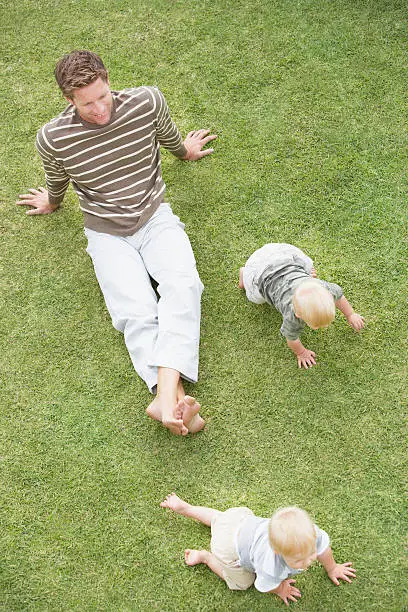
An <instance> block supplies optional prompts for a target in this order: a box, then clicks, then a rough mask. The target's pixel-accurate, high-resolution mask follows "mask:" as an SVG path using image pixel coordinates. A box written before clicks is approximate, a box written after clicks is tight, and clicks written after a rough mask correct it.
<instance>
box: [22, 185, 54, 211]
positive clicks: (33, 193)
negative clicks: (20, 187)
mask: <svg viewBox="0 0 408 612" xmlns="http://www.w3.org/2000/svg"><path fill="white" fill-rule="evenodd" d="M29 191H30V193H23V194H22V195H20V196H19V197H20V200H18V201H17V202H16V204H17V205H18V206H32V207H33V208H32V209H31V210H27V212H26V214H27V215H48V214H50V213H53V212H54V211H55V210H57V208H58V204H50V202H49V200H48V191H47V190H46V189H44V187H39V188H38V189H29Z"/></svg>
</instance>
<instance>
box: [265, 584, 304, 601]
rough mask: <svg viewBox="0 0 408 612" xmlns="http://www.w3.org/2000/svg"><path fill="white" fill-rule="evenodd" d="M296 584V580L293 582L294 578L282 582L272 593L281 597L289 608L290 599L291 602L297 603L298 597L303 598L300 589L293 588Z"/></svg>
mask: <svg viewBox="0 0 408 612" xmlns="http://www.w3.org/2000/svg"><path fill="white" fill-rule="evenodd" d="M295 582H296V580H293V578H289V579H287V580H282V582H281V583H280V585H279V586H278V587H277V588H276V589H274V590H273V591H272V593H275V594H276V595H278V597H280V598H281V599H282V600H283V601H284V602H285V604H286V605H287V606H288V605H289V601H288V599H290V601H297V599H296V597H302V594H301V592H300V591H299V589H297V588H296V587H294V586H292V584H294V583H295Z"/></svg>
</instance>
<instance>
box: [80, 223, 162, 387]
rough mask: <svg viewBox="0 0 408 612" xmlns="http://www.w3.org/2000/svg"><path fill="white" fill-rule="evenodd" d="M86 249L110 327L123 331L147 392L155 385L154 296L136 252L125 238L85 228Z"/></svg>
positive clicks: (156, 313)
mask: <svg viewBox="0 0 408 612" xmlns="http://www.w3.org/2000/svg"><path fill="white" fill-rule="evenodd" d="M85 234H86V236H87V238H88V247H87V252H88V253H89V255H90V256H91V258H92V261H93V265H94V268H95V274H96V278H97V279H98V283H99V285H100V288H101V290H102V293H103V296H104V298H105V303H106V306H107V308H108V311H109V314H110V316H111V318H112V324H113V326H114V327H115V328H116V329H117V330H119V331H121V332H123V334H124V337H125V343H126V346H127V349H128V351H129V354H130V357H131V359H132V362H133V365H134V368H135V370H136V372H137V373H138V374H139V376H140V377H141V378H142V379H143V380H144V381H145V382H146V384H147V386H148V387H149V389H150V391H152V390H153V387H155V385H156V384H157V367H156V366H154V365H151V364H152V362H153V361H154V359H153V353H154V347H155V345H156V340H157V333H158V312H157V297H156V294H155V292H154V290H153V287H152V285H151V282H150V278H149V275H148V273H147V271H146V268H145V265H144V263H143V260H142V258H141V256H140V254H139V253H138V252H137V250H135V249H134V248H133V247H132V246H131V245H130V244H129V243H128V242H127V238H121V237H119V236H111V235H109V234H103V233H99V232H95V231H93V230H89V229H86V230H85Z"/></svg>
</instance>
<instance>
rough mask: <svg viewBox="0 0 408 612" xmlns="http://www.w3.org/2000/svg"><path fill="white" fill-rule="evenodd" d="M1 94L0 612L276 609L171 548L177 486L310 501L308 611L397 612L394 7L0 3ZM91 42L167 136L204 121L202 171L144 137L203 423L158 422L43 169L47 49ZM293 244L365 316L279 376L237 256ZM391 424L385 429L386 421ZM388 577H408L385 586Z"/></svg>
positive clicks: (70, 206)
mask: <svg viewBox="0 0 408 612" xmlns="http://www.w3.org/2000/svg"><path fill="white" fill-rule="evenodd" d="M1 12H2V23H3V24H4V28H3V29H4V36H3V44H2V47H3V53H2V60H1V68H2V73H3V75H4V77H3V85H2V89H1V92H0V95H1V101H2V116H1V119H0V121H1V129H2V138H1V145H0V147H1V155H2V164H1V166H2V179H1V187H0V197H1V209H0V233H1V247H0V248H1V259H0V270H1V275H0V287H1V291H0V312H1V328H0V329H1V332H0V333H1V336H0V337H1V345H0V366H1V375H0V404H1V407H2V408H1V413H0V431H1V449H0V470H1V480H0V520H1V531H0V559H1V561H0V609H2V610H7V611H9V610H10V611H11V610H13V611H14V610H124V611H125V610H129V611H130V610H141V611H150V610H162V611H166V612H167V611H179V610H182V611H184V610H185V611H195V610H203V611H204V610H209V611H210V610H211V611H212V610H217V611H218V610H219V611H225V610H234V611H235V610H245V611H248V610H250V611H258V610H259V611H261V610H282V609H283V603H282V602H281V601H279V600H278V599H277V598H276V597H275V596H273V595H262V594H261V593H258V592H257V591H256V590H255V589H253V588H252V589H250V590H248V591H246V592H240V593H234V592H230V591H229V590H228V588H227V587H226V585H225V584H224V583H223V582H222V581H221V580H219V579H218V578H217V577H216V576H214V575H213V574H212V573H211V572H210V571H209V570H208V569H207V568H205V567H203V566H201V567H196V568H188V567H186V566H185V565H184V563H183V550H184V548H186V547H193V548H194V547H200V548H207V547H208V545H209V533H208V529H207V528H205V527H204V526H202V525H200V524H198V523H195V522H193V521H189V520H187V519H184V518H183V517H180V516H176V515H174V514H171V513H170V512H168V511H165V510H163V509H161V508H160V507H159V503H160V501H161V500H162V498H163V497H164V496H165V495H166V494H167V493H169V492H170V491H173V490H174V491H176V492H177V493H178V494H179V495H180V496H182V497H184V498H186V499H187V500H189V501H191V502H193V503H196V504H200V505H209V506H212V507H216V508H219V509H226V508H229V507H231V506H237V505H247V506H249V507H251V508H252V509H253V510H254V512H255V513H256V514H258V515H259V516H268V515H270V514H271V512H272V511H273V510H274V509H275V508H277V507H279V506H282V505H291V504H296V505H299V506H301V507H303V508H305V509H306V510H308V511H309V512H310V513H311V515H312V516H313V518H314V519H315V521H316V522H317V523H318V525H319V526H320V527H322V528H323V529H325V530H326V531H327V532H328V533H329V534H330V536H331V540H332V547H333V551H334V555H335V558H336V559H337V560H339V561H352V562H353V564H354V565H355V567H356V568H357V576H358V577H357V579H356V580H355V581H354V582H353V584H351V585H350V584H342V585H341V586H340V587H335V586H334V585H333V584H332V583H331V582H330V581H329V579H328V578H327V576H326V575H325V572H324V570H323V568H322V567H321V566H319V565H315V566H313V567H312V568H311V569H310V570H309V571H308V572H307V573H306V574H304V575H302V577H301V578H299V579H298V580H297V586H298V587H299V588H300V590H301V591H302V599H301V600H300V601H299V602H298V603H297V604H292V607H296V609H298V610H305V611H313V612H314V611H320V610H321V611H331V610H334V611H339V612H344V611H350V612H351V611H353V612H354V611H356V610H358V611H365V610H376V611H377V610H386V611H401V610H403V609H406V608H407V607H408V597H407V591H406V587H405V585H406V578H405V581H404V575H405V577H406V569H407V564H406V557H404V554H405V553H404V542H403V536H404V534H406V530H407V521H406V513H405V509H406V496H405V493H404V486H405V481H404V476H405V473H406V467H407V464H406V451H407V448H406V429H405V427H404V424H405V420H404V419H405V414H404V405H405V406H406V376H407V371H406V361H407V359H406V353H407V343H406V337H407V310H406V304H407V255H408V253H407V251H408V249H407V223H406V221H407V217H406V201H407V177H406V167H407V144H408V138H407V135H408V130H407V122H406V117H407V111H408V105H407V95H406V83H407V76H408V70H407V69H408V62H407V53H406V50H407V32H408V27H407V26H408V23H407V12H406V3H405V2H402V0H337V1H336V2H333V1H330V0H297V1H292V0H280V1H278V0H246V1H244V0H235V1H234V2H233V1H227V0H212V1H210V0H202V1H201V2H193V1H188V0H142V1H140V2H134V1H131V0H115V1H113V2H111V3H106V2H102V0H88V1H87V2H85V1H84V0H78V1H77V0H72V1H70V2H64V3H63V2H60V1H59V0H54V1H52V0H17V2H15V3H10V4H7V5H6V4H5V3H4V4H3V6H2V9H1ZM75 48H77V49H78V48H79V49H80V48H89V49H92V50H94V51H96V52H97V53H99V54H100V55H101V56H102V58H103V59H104V61H105V63H106V65H107V67H108V69H109V70H110V79H111V85H112V88H113V89H121V88H125V87H130V86H135V85H141V84H148V85H157V86H158V87H159V88H160V89H161V90H162V91H163V93H164V94H165V96H166V98H167V101H168V104H169V106H170V108H171V111H172V116H173V118H174V120H175V121H176V123H177V125H178V126H179V128H180V130H181V132H182V133H183V134H184V135H185V134H187V132H188V131H189V130H191V129H195V128H200V127H203V128H208V129H211V130H212V131H213V132H214V133H217V134H218V140H217V141H216V143H215V149H216V150H215V153H214V154H213V155H211V156H209V157H206V158H205V159H203V160H202V161H200V162H198V163H187V162H180V161H178V160H177V159H175V158H174V157H172V156H171V155H170V154H168V153H167V152H163V175H164V179H165V181H166V184H167V196H168V200H169V202H171V204H172V206H173V209H174V211H175V212H176V213H177V214H179V215H180V217H181V218H182V220H183V221H184V222H185V224H186V229H187V232H188V234H189V236H190V239H191V242H192V244H193V248H194V252H195V255H196V259H197V266H198V269H199V272H200V276H201V279H202V281H203V282H204V285H205V291H204V294H203V303H202V306H203V313H202V334H201V354H200V380H199V382H198V384H197V385H195V386H192V385H187V389H188V392H190V393H194V394H195V395H196V397H197V398H198V400H199V401H200V402H201V404H202V414H203V416H204V417H205V419H206V421H207V427H206V429H205V431H204V432H202V433H200V434H198V435H196V436H195V437H194V436H188V437H187V438H177V437H173V436H172V435H171V434H170V433H169V432H168V431H167V430H165V429H164V428H162V427H160V426H159V425H158V424H156V423H154V422H152V421H151V420H150V419H149V418H148V417H147V416H146V415H145V412H144V409H145V407H146V406H147V404H148V403H149V401H150V399H151V396H150V395H149V393H148V391H147V389H146V388H145V386H144V384H143V383H142V381H141V380H140V379H139V378H138V377H137V375H136V373H135V372H134V371H133V369H132V365H131V361H130V358H129V356H128V354H127V351H126V348H125V345H124V343H123V338H122V336H121V335H120V334H119V333H118V332H117V331H115V330H114V329H113V327H112V326H111V323H110V319H109V315H108V313H107V312H106V310H105V306H104V303H103V298H102V296H101V294H100V291H99V288H98V285H97V283H96V280H95V278H94V273H93V269H92V264H91V261H90V259H89V257H88V256H87V255H86V253H85V237H84V235H83V226H82V215H81V213H80V210H79V207H78V202H77V199H76V196H75V195H74V193H73V191H72V189H71V188H70V189H69V191H68V193H67V195H66V198H65V200H64V205H63V207H62V208H61V209H60V210H59V211H57V212H56V213H54V214H52V215H48V216H42V217H28V216H26V215H25V214H24V210H23V209H22V208H21V207H16V206H15V201H16V199H17V197H18V194H20V193H25V192H26V191H27V189H28V188H30V187H37V186H39V185H43V184H44V178H43V172H42V167H41V162H40V159H39V157H38V155H37V153H36V151H35V148H34V139H35V134H36V131H37V129H38V128H39V127H41V125H42V124H43V123H45V122H46V121H47V120H48V119H50V118H51V117H53V116H55V115H56V114H58V113H59V112H60V111H61V110H62V109H63V108H64V106H65V105H64V101H63V99H62V97H61V94H60V93H59V91H58V89H57V86H56V84H55V81H54V77H53V69H54V65H55V62H56V60H57V59H58V58H59V57H60V56H61V55H63V54H64V53H66V52H67V51H70V50H72V49H75ZM266 242H289V243H292V244H296V245H297V246H299V247H301V248H302V249H303V250H305V251H306V252H307V253H308V254H309V255H310V256H311V257H312V258H313V259H314V261H315V267H316V268H317V270H318V273H319V276H320V277H321V278H324V279H326V280H329V281H332V282H336V283H338V284H340V285H341V286H342V287H343V289H344V292H345V295H346V296H347V298H348V299H349V301H350V302H351V303H352V304H353V306H354V307H355V309H356V310H357V311H358V312H360V313H361V314H363V315H364V316H365V319H366V328H365V329H364V330H363V332H362V333H360V334H356V333H355V332H354V331H353V330H352V329H351V328H350V327H349V326H348V325H347V322H346V321H345V319H344V317H342V316H341V315H338V316H337V318H336V322H335V324H334V325H332V326H331V327H330V328H329V329H328V330H327V331H324V332H312V331H311V330H309V331H307V332H305V334H304V336H303V337H302V340H303V341H304V344H305V345H306V346H308V348H312V349H313V350H315V351H316V353H317V357H318V365H317V366H316V367H313V368H312V369H310V370H307V371H305V370H302V371H300V370H298V369H297V366H296V361H295V359H294V357H293V355H292V354H291V353H290V351H289V350H288V349H287V348H286V346H285V342H284V341H283V340H282V338H281V337H280V335H279V326H280V317H279V315H278V313H276V312H274V311H272V309H271V308H269V307H267V306H256V305H254V304H251V303H249V302H248V301H247V300H246V299H245V296H244V294H243V293H242V292H241V291H240V290H239V289H238V287H237V280H238V269H239V267H240V266H241V265H243V264H244V262H245V261H246V259H247V258H248V256H249V255H250V254H251V253H252V252H253V251H254V250H255V249H256V248H259V247H260V246H262V245H263V244H264V243H266ZM404 430H405V431H404ZM404 583H405V584H404Z"/></svg>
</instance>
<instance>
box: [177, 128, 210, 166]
mask: <svg viewBox="0 0 408 612" xmlns="http://www.w3.org/2000/svg"><path fill="white" fill-rule="evenodd" d="M209 133H210V130H196V131H193V132H189V133H188V134H187V136H186V138H185V140H184V142H183V144H184V146H185V147H186V149H187V153H186V154H185V156H184V157H183V159H185V160H187V161H196V160H197V159H201V158H202V157H204V156H205V155H210V153H213V152H214V149H205V150H204V151H202V148H203V147H205V145H206V144H207V143H208V142H210V140H214V139H215V138H217V136H216V135H215V134H211V135H210V136H208V134H209Z"/></svg>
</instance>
